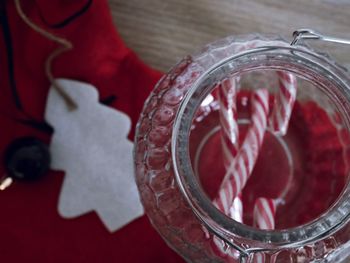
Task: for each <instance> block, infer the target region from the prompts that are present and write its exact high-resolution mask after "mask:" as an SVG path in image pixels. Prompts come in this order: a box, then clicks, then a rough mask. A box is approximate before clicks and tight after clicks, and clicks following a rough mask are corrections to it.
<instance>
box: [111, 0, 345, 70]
mask: <svg viewBox="0 0 350 263" xmlns="http://www.w3.org/2000/svg"><path fill="white" fill-rule="evenodd" d="M109 3H110V7H111V12H112V15H113V19H114V22H115V24H116V25H117V27H118V31H119V32H120V34H121V36H122V38H123V39H124V41H125V42H126V44H127V45H128V46H129V47H130V48H132V49H133V50H134V51H136V53H137V54H138V55H139V56H140V57H141V58H142V59H143V60H144V61H145V62H146V63H148V64H150V65H151V66H153V67H155V68H157V69H159V70H167V69H168V68H169V67H171V66H172V65H173V64H174V63H176V61H178V60H179V59H181V58H182V57H183V56H185V55H186V54H189V53H191V52H193V51H194V50H196V49H198V48H200V47H201V46H203V45H205V44H206V43H209V42H211V41H214V40H216V39H219V38H222V37H224V36H227V35H232V34H233V35H234V34H249V33H253V32H257V33H269V34H279V35H282V36H285V37H286V38H287V39H291V34H292V32H293V31H294V30H295V29H298V28H305V27H307V28H313V29H316V30H318V31H320V32H322V33H324V34H329V35H333V36H338V37H344V38H349V39H350V0H342V1H339V0H338V1H336V0H323V1H321V0H289V1H284V0H109ZM312 45H315V46H316V47H318V48H322V49H324V51H326V52H328V53H331V55H333V56H334V57H335V58H336V59H337V60H338V61H339V62H340V63H343V64H347V66H348V65H350V46H345V45H329V44H328V45H320V44H319V43H315V42H313V43H312Z"/></svg>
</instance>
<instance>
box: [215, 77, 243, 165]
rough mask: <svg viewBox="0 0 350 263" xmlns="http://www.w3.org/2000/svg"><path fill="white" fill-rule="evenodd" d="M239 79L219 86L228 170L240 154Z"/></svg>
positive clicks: (224, 152) (230, 79) (225, 157)
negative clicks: (237, 100) (237, 102)
mask: <svg viewBox="0 0 350 263" xmlns="http://www.w3.org/2000/svg"><path fill="white" fill-rule="evenodd" d="M238 82H239V80H238V79H235V78H229V79H225V80H223V81H222V82H221V84H220V85H219V103H220V111H219V115H220V126H221V146H222V150H223V159H224V166H225V168H226V170H227V169H228V167H229V166H230V164H231V163H232V162H233V160H234V158H235V157H236V155H237V153H238V147H239V145H238V137H239V133H238V123H237V104H236V97H237V89H238V87H237V86H238V85H239V84H238Z"/></svg>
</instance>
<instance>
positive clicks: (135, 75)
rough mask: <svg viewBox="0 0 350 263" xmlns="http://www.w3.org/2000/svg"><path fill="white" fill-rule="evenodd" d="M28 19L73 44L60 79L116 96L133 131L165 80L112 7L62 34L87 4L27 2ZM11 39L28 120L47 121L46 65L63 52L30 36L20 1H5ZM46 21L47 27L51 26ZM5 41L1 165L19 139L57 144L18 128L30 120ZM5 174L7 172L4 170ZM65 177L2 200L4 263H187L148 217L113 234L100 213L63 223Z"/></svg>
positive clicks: (21, 186) (57, 65) (56, 175)
mask: <svg viewBox="0 0 350 263" xmlns="http://www.w3.org/2000/svg"><path fill="white" fill-rule="evenodd" d="M22 2H23V3H22V5H23V9H24V12H25V13H26V14H27V15H28V16H29V17H30V19H31V20H33V21H34V22H35V23H36V24H38V25H40V26H42V27H44V28H46V29H47V30H50V31H51V32H52V33H54V34H56V35H59V36H62V37H64V38H66V39H68V40H69V41H71V42H72V43H73V46H74V49H73V50H72V51H69V52H66V53H64V54H63V55H62V56H60V57H59V58H57V60H55V61H54V64H53V73H54V76H55V77H62V78H71V79H75V80H81V81H85V82H89V83H91V84H93V85H94V86H96V87H97V88H98V90H99V93H100V98H101V99H103V98H106V97H109V96H111V95H113V96H116V98H117V99H116V100H115V101H114V102H113V104H112V105H111V106H112V107H114V108H116V109H119V110H121V111H123V112H125V113H127V114H128V115H129V116H130V117H131V119H132V123H133V129H132V131H131V133H130V135H129V137H130V139H132V138H133V136H134V127H135V124H136V122H137V119H138V116H139V114H140V111H141V109H142V106H143V102H144V100H145V99H146V97H147V95H148V94H149V92H150V91H151V89H152V88H153V86H154V85H155V83H156V82H157V80H158V79H159V77H160V75H161V74H160V73H159V72H157V71H155V70H152V69H151V68H149V67H148V66H147V65H145V64H144V63H142V61H140V60H139V59H138V57H137V56H136V55H135V54H134V53H133V52H132V51H130V49H128V48H127V47H126V46H125V45H124V44H123V42H122V40H121V39H120V36H119V35H118V34H117V32H116V30H115V28H114V25H113V23H112V18H111V16H110V13H109V9H108V4H107V2H106V1H104V0H98V1H97V0H96V1H92V4H91V6H90V8H89V9H88V10H87V11H86V12H85V13H83V14H82V15H80V16H79V17H77V18H76V19H74V20H73V21H71V22H70V23H68V24H67V25H65V26H64V27H61V28H56V29H53V28H50V27H49V26H48V24H50V25H51V24H57V23H59V22H61V21H63V20H64V19H65V18H66V17H68V16H71V15H72V14H74V13H75V12H77V10H79V8H81V7H82V6H84V5H85V3H86V1H82V0H79V1H67V0H54V1H41V0H40V1H39V0H37V1H22ZM6 10H7V16H8V21H9V26H10V31H11V36H12V47H13V58H14V76H15V80H16V86H17V90H18V93H19V96H20V99H21V101H22V103H23V106H24V110H25V112H26V113H27V114H29V115H30V116H32V117H33V118H35V119H37V120H42V119H43V114H44V109H45V103H46V97H47V93H48V88H49V86H50V83H49V81H48V79H47V78H46V76H45V74H44V62H45V59H46V58H47V56H48V55H49V54H50V53H51V52H52V51H53V50H54V49H55V48H56V47H57V44H55V43H53V42H52V41H49V40H47V39H45V38H44V37H43V36H41V35H39V34H38V33H36V32H34V31H33V30H31V29H30V28H29V27H28V26H27V25H26V24H25V23H24V22H23V21H22V20H21V19H20V17H19V16H18V14H17V12H16V10H15V6H14V3H13V1H6ZM44 21H46V22H44ZM6 52H7V51H6V47H5V42H4V39H3V35H2V31H1V33H0V72H1V73H2V74H1V76H0V90H1V94H2V95H1V96H0V111H1V113H2V114H0V121H1V127H2V129H1V130H2V132H1V136H0V152H1V156H0V157H1V158H2V157H3V152H4V150H5V149H6V147H7V145H8V144H9V143H10V142H11V141H13V140H14V139H15V138H18V137H21V136H28V135H34V136H37V137H39V138H41V139H43V140H44V141H46V142H49V141H50V136H49V135H47V134H44V133H42V132H40V131H37V130H35V129H33V128H31V127H27V126H24V125H22V124H19V123H18V122H17V121H15V120H14V118H18V117H21V118H22V117H24V116H23V114H22V113H21V112H19V111H18V110H17V109H16V107H15V104H14V100H13V97H12V95H11V91H10V86H9V78H8V61H7V58H6V55H7V53H6ZM0 172H1V174H4V165H3V164H1V166H0ZM63 177H64V173H63V172H53V171H51V172H50V173H49V174H48V175H47V176H46V177H45V178H43V179H41V180H40V181H37V182H33V183H21V182H16V183H15V184H14V185H13V186H11V187H10V188H8V189H7V190H5V191H3V192H1V193H0V207H1V214H0V233H1V234H0V255H1V262H28V263H30V262H33V263H34V262H35V263H41V262H42V263H51V262H52V263H56V262H57V263H64V262H128V263H129V262H130V263H132V262H145V263H146V262H149V263H154V262H168V263H174V262H183V261H182V259H180V258H179V257H178V256H177V255H176V254H175V252H173V251H172V250H171V249H170V248H168V247H167V245H166V244H165V242H164V241H163V240H162V239H161V238H160V236H159V235H158V234H157V233H156V231H155V230H154V229H153V228H152V227H151V225H150V223H149V221H148V219H147V218H146V217H145V216H144V217H142V218H140V219H137V220H135V221H134V222H132V223H130V224H129V225H127V226H126V227H124V228H123V229H121V230H119V231H117V232H115V233H113V234H111V233H109V232H108V231H107V229H106V228H105V227H104V226H103V224H102V222H101V221H100V220H99V218H98V217H97V215H96V214H95V213H89V214H86V215H84V216H81V217H78V218H75V219H69V220H67V219H63V218H61V217H60V216H59V215H58V213H57V204H58V197H59V193H60V188H61V184H62V181H63Z"/></svg>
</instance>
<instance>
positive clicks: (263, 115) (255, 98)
mask: <svg viewBox="0 0 350 263" xmlns="http://www.w3.org/2000/svg"><path fill="white" fill-rule="evenodd" d="M268 97H269V94H268V91H267V90H266V89H259V90H257V91H254V92H253V93H252V95H251V108H252V114H251V124H250V127H249V129H248V131H247V134H246V137H245V139H244V141H243V143H242V146H241V147H240V149H239V150H238V154H237V156H236V158H235V159H234V161H233V162H232V163H231V164H230V166H229V168H228V170H227V171H226V175H225V178H224V181H223V183H222V185H221V187H220V189H219V194H218V196H217V198H215V199H214V205H215V206H216V207H218V209H220V210H221V211H223V212H224V213H225V214H228V213H229V210H230V208H231V206H232V204H233V200H234V199H235V197H237V195H238V194H239V193H240V192H241V191H242V189H243V188H244V186H245V184H246V183H247V181H248V178H249V176H250V174H251V173H252V171H253V168H254V165H255V162H256V160H257V157H258V153H259V150H260V147H261V145H262V142H263V137H264V134H265V130H266V125H267V116H268V112H269V103H268Z"/></svg>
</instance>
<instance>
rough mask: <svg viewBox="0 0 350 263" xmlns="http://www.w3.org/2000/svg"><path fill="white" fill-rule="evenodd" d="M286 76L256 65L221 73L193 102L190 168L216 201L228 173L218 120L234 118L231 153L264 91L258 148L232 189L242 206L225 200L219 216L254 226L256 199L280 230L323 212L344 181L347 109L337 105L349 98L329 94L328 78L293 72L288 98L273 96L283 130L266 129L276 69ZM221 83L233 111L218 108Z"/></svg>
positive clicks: (222, 99)
mask: <svg viewBox="0 0 350 263" xmlns="http://www.w3.org/2000/svg"><path fill="white" fill-rule="evenodd" d="M288 74H289V76H290V74H292V73H291V72H289V71H287V70H281V69H279V70H278V71H276V70H271V69H262V68H259V69H254V70H251V71H247V72H241V73H240V75H237V74H236V75H226V76H225V77H224V78H222V79H219V80H217V81H216V82H215V83H214V84H211V87H210V89H211V92H210V94H208V95H207V96H206V97H205V98H204V99H203V100H202V101H201V104H200V107H198V108H197V110H196V113H195V114H194V117H193V119H192V123H191V129H190V137H189V154H190V159H191V165H192V169H193V172H194V174H195V176H196V177H197V180H198V182H199V185H200V186H201V187H202V190H203V191H204V192H205V193H206V195H207V196H208V197H209V198H210V199H211V200H215V199H219V198H220V196H219V191H220V189H222V187H223V181H224V180H226V179H227V178H228V175H227V174H228V172H227V170H228V168H227V160H226V161H225V159H227V158H228V157H227V152H225V150H224V148H225V146H224V145H225V144H226V146H227V144H228V145H230V142H227V140H229V138H227V136H226V137H225V133H224V128H223V127H224V121H225V120H226V121H227V120H228V119H230V118H231V119H234V121H236V122H237V124H238V131H237V136H238V137H237V138H238V140H237V141H236V142H235V147H236V150H237V151H238V152H239V151H240V150H241V148H242V145H243V144H244V142H245V138H246V135H247V133H248V131H249V129H251V128H252V126H254V122H253V121H252V104H253V102H252V100H253V95H252V94H254V93H255V92H256V91H257V90H262V89H265V90H267V91H268V105H269V110H268V112H267V114H266V118H267V127H266V129H265V130H264V135H263V140H262V144H261V146H260V147H259V146H254V145H250V146H251V147H252V148H254V147H257V148H258V149H257V152H258V155H257V158H255V159H256V160H253V162H254V166H253V170H252V172H251V173H249V174H248V180H247V182H246V184H245V186H244V188H243V189H242V190H241V191H240V192H239V198H238V199H239V202H240V205H241V206H242V211H240V209H238V208H235V207H234V204H233V205H232V209H230V213H229V214H227V216H229V217H231V218H233V219H234V220H237V221H241V222H242V223H243V224H246V225H249V226H252V227H258V226H257V224H256V220H257V219H256V217H257V216H256V215H254V207H255V206H256V202H257V200H258V199H259V198H266V199H268V200H272V201H273V203H274V205H275V207H274V209H273V210H274V214H273V215H272V216H273V220H274V229H276V230H282V229H288V228H292V227H298V226H301V225H304V224H306V223H308V222H311V221H313V220H315V219H317V218H318V217H320V216H321V215H322V214H324V213H325V212H326V211H327V210H329V209H330V208H331V207H332V205H333V204H334V203H336V201H337V200H338V198H339V197H340V196H341V194H342V192H343V190H344V188H345V186H346V185H347V183H348V181H349V169H350V168H349V162H350V155H349V153H350V151H349V150H350V148H349V147H350V133H349V127H348V116H347V114H348V113H347V112H345V111H344V107H342V103H348V104H349V102H348V101H345V100H339V98H337V97H336V96H334V90H335V89H336V87H332V86H331V84H329V83H328V85H319V83H316V82H315V81H312V80H310V79H308V78H305V76H302V75H298V74H296V73H295V72H293V75H292V76H293V78H295V81H296V82H295V83H294V86H295V89H296V100H295V102H294V103H287V102H279V103H280V104H281V103H282V104H283V105H284V106H285V107H289V108H290V109H291V115H290V118H287V117H286V118H287V119H288V120H287V121H286V123H287V124H288V126H287V127H288V128H287V129H286V133H285V134H279V133H276V132H275V131H274V130H273V129H272V128H271V119H272V118H273V114H274V113H273V112H275V111H280V113H279V114H281V111H283V109H281V108H278V105H279V104H278V102H276V100H278V96H280V94H279V92H280V89H281V75H282V76H283V75H288ZM227 81H230V83H231V84H232V83H234V85H236V93H235V94H236V97H235V106H236V109H235V111H236V113H237V115H236V116H232V115H230V114H226V113H227V108H229V107H230V106H228V105H227V103H228V102H227V99H229V96H231V95H232V94H231V95H230V94H229V95H227V94H226V96H222V91H220V89H222V87H223V83H225V82H227ZM232 85H233V84H232ZM220 92H221V93H220ZM220 94H221V95H220ZM340 101H342V102H340ZM223 105H226V106H223ZM230 105H232V104H230ZM280 106H281V105H280ZM276 107H277V108H276ZM284 110H285V109H284ZM225 112H226V113H225ZM224 113H225V114H226V115H225V114H224ZM260 113H261V112H260ZM227 115H230V116H231V117H230V116H227ZM282 115H283V114H282ZM223 116H224V117H223ZM223 119H224V121H223ZM282 119H283V117H282ZM229 141H230V140H229ZM231 143H232V141H231ZM237 155H238V153H237V152H235V153H233V154H232V152H231V155H230V158H231V157H232V158H231V159H230V161H231V162H232V163H234V162H235V160H236V161H237V158H238V157H237ZM225 162H226V167H225ZM255 209H257V208H255ZM261 209H263V208H261ZM266 213H267V212H266ZM260 216H261V217H264V215H263V214H260ZM258 217H259V216H258ZM237 218H240V219H237Z"/></svg>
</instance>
